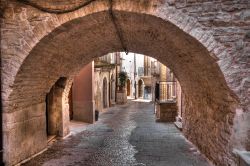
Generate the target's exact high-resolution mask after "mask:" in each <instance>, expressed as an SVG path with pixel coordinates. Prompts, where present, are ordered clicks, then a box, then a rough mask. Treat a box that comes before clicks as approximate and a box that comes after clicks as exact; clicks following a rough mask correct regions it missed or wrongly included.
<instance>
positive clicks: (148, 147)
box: [23, 101, 209, 166]
mask: <svg viewBox="0 0 250 166" xmlns="http://www.w3.org/2000/svg"><path fill="white" fill-rule="evenodd" d="M153 108H154V105H153V104H152V103H151V102H142V101H141V102H138V101H129V102H128V103H127V104H125V105H117V106H115V107H111V108H109V109H108V110H107V111H106V112H104V113H102V114H101V115H100V119H99V121H98V122H97V123H95V124H92V125H88V126H87V127H86V129H85V130H84V131H82V132H80V133H78V134H75V135H73V134H72V135H71V136H69V137H67V138H65V139H61V140H58V141H56V142H55V143H53V144H52V145H51V146H50V147H49V148H48V150H47V151H45V152H44V153H43V154H41V155H38V156H37V157H35V158H34V159H32V160H30V161H28V162H27V163H25V164H23V165H24V166H34V165H36V166H38V165H44V166H56V165H61V166H66V165H67V166H69V165H72V166H73V165H74V166H76V165H84V166H132V165H137V166H144V165H147V166H207V165H209V163H208V162H207V160H206V159H205V158H204V157H202V155H200V153H199V152H198V151H197V150H196V149H195V147H194V146H193V145H191V144H190V143H189V142H187V141H186V139H185V137H184V136H183V135H182V133H181V132H180V131H179V130H178V129H177V128H176V127H175V126H174V124H173V123H159V122H158V123H157V122H155V115H154V111H153V110H154V109H153Z"/></svg>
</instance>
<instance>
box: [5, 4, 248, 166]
mask: <svg viewBox="0 0 250 166" xmlns="http://www.w3.org/2000/svg"><path fill="white" fill-rule="evenodd" d="M33 2H35V3H37V4H38V5H42V6H44V7H45V8H46V7H49V8H53V9H54V8H56V9H62V8H63V9H70V8H72V7H74V5H78V4H79V2H80V1H78V0H75V3H74V4H72V5H73V6H72V5H71V4H68V3H67V2H69V1H63V0H62V1H60V2H59V1H58V5H56V4H55V3H53V5H52V3H51V1H50V0H46V1H33ZM109 7H110V6H109V4H108V1H104V0H99V1H95V2H93V3H92V4H90V5H88V6H85V7H84V8H81V9H79V10H77V11H74V12H70V13H67V14H58V15H57V14H49V13H45V12H41V11H40V10H38V9H35V8H33V7H31V6H27V5H24V4H22V3H20V2H17V1H15V0H10V1H1V8H3V10H1V11H3V12H2V13H3V15H1V63H2V64H1V69H2V70H1V76H2V83H1V86H2V92H1V94H2V99H3V105H4V106H3V109H4V116H5V119H9V122H8V124H9V125H14V126H15V125H16V124H15V121H16V120H14V119H17V121H18V119H19V118H21V117H22V115H23V114H19V113H21V112H22V111H24V110H26V111H27V110H29V108H32V107H35V106H36V105H39V104H40V103H43V102H44V98H45V94H46V93H48V92H49V90H50V88H51V87H52V85H53V84H54V83H55V82H56V80H57V79H58V78H59V77H62V76H64V77H70V76H72V75H73V74H75V73H76V72H78V71H79V70H80V69H81V68H82V67H83V66H84V65H86V64H88V63H89V62H91V61H92V60H93V58H95V57H99V56H102V55H104V54H107V53H108V52H114V51H120V50H123V49H122V46H121V42H120V40H119V38H118V37H117V31H116V29H115V28H114V24H113V23H112V21H111V19H110V16H109V12H108V9H109ZM113 8H114V13H115V17H116V20H118V21H119V27H120V29H121V30H122V31H121V32H122V36H123V38H124V44H125V45H126V47H127V49H128V50H129V51H131V52H138V53H141V54H145V55H148V56H152V57H154V58H156V59H158V60H160V61H161V62H162V63H163V64H165V65H166V66H168V67H169V68H170V69H171V70H172V71H173V72H174V74H175V75H176V77H177V78H178V80H179V81H180V84H181V86H182V90H183V93H184V94H185V101H186V102H185V103H186V106H185V113H184V115H183V116H184V133H185V135H186V136H187V137H188V138H189V139H190V140H191V141H192V142H194V143H195V144H196V145H197V146H198V147H199V149H200V150H201V152H203V153H204V154H205V155H206V156H207V157H208V158H209V159H210V160H212V161H213V162H214V163H216V164H217V165H230V164H231V165H233V164H234V158H233V156H232V154H231V152H232V148H242V149H244V148H248V146H247V143H248V142H249V140H247V139H249V138H250V137H249V131H250V130H249V128H250V127H249V126H250V125H249V122H250V121H249V118H248V117H249V104H250V100H249V97H248V96H249V90H248V89H249V83H250V81H249V80H250V79H249V72H250V71H249V64H250V63H249V51H250V49H249V48H250V44H249V42H250V40H249V31H250V26H249V25H250V21H249V8H250V2H249V1H248V0H237V1H236V0H233V1H219V0H218V1H217V0H216V1H213V2H209V1H195V0H192V1H181V0H171V1H165V0H154V1H147V0H138V1H134V0H126V1H124V0H114V5H113ZM27 112H28V111H27ZM235 114H236V116H235ZM14 115H16V116H14ZM26 116H28V113H27V114H26ZM10 119H12V120H10ZM4 123H7V122H6V121H5V122H4ZM24 124H25V123H23V124H22V123H20V124H19V125H20V126H23V125H24ZM42 128H43V127H41V128H40V129H41V130H42ZM40 129H39V130H40ZM4 130H5V133H8V132H11V130H10V129H9V128H8V127H7V126H6V125H5V126H4ZM31 131H32V129H30V130H29V131H28V129H27V132H31ZM234 131H237V132H239V134H240V137H235V136H239V135H238V133H236V132H234ZM41 138H42V137H41ZM41 138H40V137H39V138H37V137H36V135H34V136H33V137H32V138H30V139H32V141H33V140H40V139H41ZM19 139H21V138H19V137H17V138H16V139H15V140H13V139H11V138H10V137H4V145H5V149H4V153H5V161H6V162H7V163H17V162H19V161H20V160H22V159H25V158H27V156H30V155H31V154H32V153H36V152H38V151H39V150H40V149H42V148H41V147H43V146H44V143H43V142H42V141H41V142H42V143H41V144H39V145H38V144H36V145H35V146H33V148H32V149H28V148H27V149H25V150H23V148H22V147H20V146H17V147H14V146H12V145H14V144H20V143H21V142H22V141H21V140H22V139H21V140H19ZM32 141H31V142H32ZM43 141H44V140H43ZM20 145H21V144H20ZM21 150H23V151H21ZM11 151H16V153H19V154H21V152H22V154H21V155H13V158H11V159H10V158H9V156H10V155H11V153H10V152H11Z"/></svg>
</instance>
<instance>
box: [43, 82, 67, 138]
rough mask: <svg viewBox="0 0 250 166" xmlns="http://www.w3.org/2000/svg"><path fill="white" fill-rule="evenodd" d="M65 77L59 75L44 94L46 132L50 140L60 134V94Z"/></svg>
mask: <svg viewBox="0 0 250 166" xmlns="http://www.w3.org/2000/svg"><path fill="white" fill-rule="evenodd" d="M66 80H67V78H66V77H60V78H59V79H58V80H57V81H56V83H55V84H54V85H53V86H52V87H51V89H50V91H49V93H47V95H46V132H47V140H48V142H50V141H51V140H53V139H54V138H55V137H56V136H61V135H62V131H61V128H62V95H63V91H64V88H65V85H66Z"/></svg>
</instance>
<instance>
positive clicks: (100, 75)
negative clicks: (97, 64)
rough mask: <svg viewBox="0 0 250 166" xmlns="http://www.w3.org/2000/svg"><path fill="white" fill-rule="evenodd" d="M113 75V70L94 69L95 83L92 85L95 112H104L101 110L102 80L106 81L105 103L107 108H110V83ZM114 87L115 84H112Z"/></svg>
mask: <svg viewBox="0 0 250 166" xmlns="http://www.w3.org/2000/svg"><path fill="white" fill-rule="evenodd" d="M112 74H113V75H115V70H114V69H111V70H110V69H108V70H107V69H105V68H103V69H102V68H96V69H95V83H94V95H95V105H96V107H95V108H96V110H98V111H100V112H102V111H104V108H103V80H104V78H106V79H107V91H106V92H107V94H106V95H107V103H108V105H107V106H108V107H110V103H109V97H110V95H111V94H110V88H109V85H110V81H111V75H112ZM114 85H115V84H114ZM113 90H114V89H113Z"/></svg>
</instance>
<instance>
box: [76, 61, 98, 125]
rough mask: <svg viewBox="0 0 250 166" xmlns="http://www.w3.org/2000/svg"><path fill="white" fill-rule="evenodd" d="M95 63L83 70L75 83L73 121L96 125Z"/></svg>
mask: <svg viewBox="0 0 250 166" xmlns="http://www.w3.org/2000/svg"><path fill="white" fill-rule="evenodd" d="M93 82H94V62H90V63H89V64H87V65H86V66H85V67H84V68H82V69H81V71H80V72H79V74H78V75H77V76H76V77H75V78H74V83H73V90H72V95H73V119H74V120H78V121H82V122H87V123H94V122H95V119H94V118H95V116H94V113H95V103H94V84H93Z"/></svg>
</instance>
